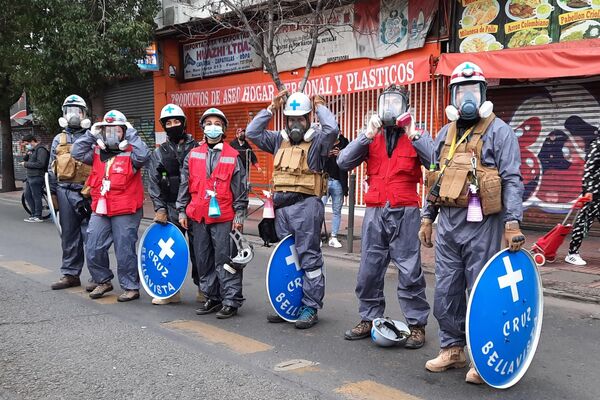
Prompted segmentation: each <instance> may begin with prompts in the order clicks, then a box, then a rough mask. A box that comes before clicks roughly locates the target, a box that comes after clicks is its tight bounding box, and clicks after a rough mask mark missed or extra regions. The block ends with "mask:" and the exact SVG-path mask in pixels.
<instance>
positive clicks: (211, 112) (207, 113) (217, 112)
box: [200, 107, 229, 129]
mask: <svg viewBox="0 0 600 400" xmlns="http://www.w3.org/2000/svg"><path fill="white" fill-rule="evenodd" d="M211 116H212V117H219V118H221V120H223V129H227V125H228V124H229V121H227V117H226V116H225V114H223V111H221V110H219V109H218V108H214V107H211V108H209V109H208V110H206V111H204V114H202V117H200V126H201V127H204V121H205V120H206V118H208V117H211Z"/></svg>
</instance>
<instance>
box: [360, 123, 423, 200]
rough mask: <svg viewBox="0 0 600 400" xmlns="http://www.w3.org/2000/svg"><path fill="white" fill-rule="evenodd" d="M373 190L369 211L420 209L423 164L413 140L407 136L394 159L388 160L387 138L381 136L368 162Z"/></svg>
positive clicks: (367, 196)
mask: <svg viewBox="0 0 600 400" xmlns="http://www.w3.org/2000/svg"><path fill="white" fill-rule="evenodd" d="M367 175H368V176H369V180H368V183H369V190H368V191H367V193H365V203H366V204H367V207H383V206H385V203H386V202H388V201H389V202H390V206H392V207H407V206H410V207H413V206H414V207H418V206H419V193H418V192H417V184H418V183H421V181H422V173H421V163H420V161H419V157H418V155H417V152H416V151H415V149H414V148H413V145H412V143H411V142H410V139H408V137H407V136H406V135H405V134H403V135H401V136H400V138H398V143H397V145H396V148H395V149H394V151H393V153H392V156H391V157H388V154H387V150H386V146H385V137H384V135H377V136H375V139H374V140H373V142H372V143H371V144H370V145H369V157H368V158H367Z"/></svg>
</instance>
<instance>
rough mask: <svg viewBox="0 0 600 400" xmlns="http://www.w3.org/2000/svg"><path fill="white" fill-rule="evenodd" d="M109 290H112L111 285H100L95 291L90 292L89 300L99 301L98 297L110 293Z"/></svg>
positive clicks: (107, 283) (106, 283) (108, 283)
mask: <svg viewBox="0 0 600 400" xmlns="http://www.w3.org/2000/svg"><path fill="white" fill-rule="evenodd" d="M111 290H113V286H112V283H110V282H104V283H101V284H99V285H98V286H96V289H94V290H92V292H91V293H90V298H92V299H99V298H100V297H102V296H104V293H107V292H110V291H111Z"/></svg>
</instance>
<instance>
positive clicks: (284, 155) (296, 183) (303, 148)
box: [273, 141, 327, 197]
mask: <svg viewBox="0 0 600 400" xmlns="http://www.w3.org/2000/svg"><path fill="white" fill-rule="evenodd" d="M309 148H310V143H309V142H302V143H300V144H298V145H292V144H291V143H290V142H288V141H283V142H282V143H281V147H280V148H279V150H278V151H277V153H276V154H275V162H274V166H275V168H274V171H273V186H274V189H275V191H276V192H296V193H304V194H309V195H315V196H319V197H321V196H323V195H324V194H325V191H326V189H327V179H326V177H325V174H323V173H321V172H314V171H311V169H310V168H309V167H308V149H309Z"/></svg>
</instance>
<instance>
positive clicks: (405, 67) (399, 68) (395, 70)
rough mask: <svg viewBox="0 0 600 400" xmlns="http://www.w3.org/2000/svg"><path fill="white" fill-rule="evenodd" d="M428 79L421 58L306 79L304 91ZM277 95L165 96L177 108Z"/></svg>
mask: <svg viewBox="0 0 600 400" xmlns="http://www.w3.org/2000/svg"><path fill="white" fill-rule="evenodd" d="M429 79H430V64H429V57H427V56H421V57H415V58H412V59H406V60H403V61H398V62H395V63H387V64H381V65H377V66H373V67H368V68H362V69H357V70H353V71H345V72H343V71H342V72H339V73H335V74H327V75H320V76H315V77H314V78H310V79H309V80H308V83H307V85H306V87H305V89H304V93H306V94H307V95H308V96H312V95H314V94H320V95H323V96H330V95H340V94H348V93H355V92H362V91H365V90H373V89H383V88H386V87H388V86H389V85H391V84H396V85H408V84H411V83H416V82H425V81H428V80H429ZM300 82H301V81H300V80H292V81H284V82H283V83H284V85H285V86H286V87H287V89H288V90H289V91H290V92H295V91H297V90H298V86H299V84H300ZM276 93H277V88H276V86H275V84H274V83H256V84H248V85H239V86H230V87H221V88H213V89H205V90H193V91H180V92H172V93H169V102H171V103H173V104H177V105H178V106H180V107H206V106H209V105H210V106H220V105H227V104H237V103H266V102H270V101H271V99H272V98H273V96H274V95H275V94H276Z"/></svg>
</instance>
